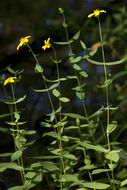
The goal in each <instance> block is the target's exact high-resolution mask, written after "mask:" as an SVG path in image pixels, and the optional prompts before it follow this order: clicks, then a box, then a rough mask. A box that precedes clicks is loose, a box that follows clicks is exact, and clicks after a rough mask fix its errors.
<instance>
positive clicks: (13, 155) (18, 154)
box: [11, 150, 22, 162]
mask: <svg viewBox="0 0 127 190" xmlns="http://www.w3.org/2000/svg"><path fill="white" fill-rule="evenodd" d="M21 156H22V151H21V150H17V151H16V152H14V153H13V154H12V155H11V161H12V162H13V161H15V160H18V159H19V158H20V157H21Z"/></svg>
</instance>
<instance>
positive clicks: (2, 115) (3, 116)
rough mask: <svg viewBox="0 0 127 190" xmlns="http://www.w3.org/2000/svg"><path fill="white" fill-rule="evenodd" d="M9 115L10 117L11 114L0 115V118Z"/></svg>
mask: <svg viewBox="0 0 127 190" xmlns="http://www.w3.org/2000/svg"><path fill="white" fill-rule="evenodd" d="M9 115H11V114H10V113H6V114H1V115H0V118H4V117H7V116H9Z"/></svg>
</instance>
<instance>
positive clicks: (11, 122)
mask: <svg viewBox="0 0 127 190" xmlns="http://www.w3.org/2000/svg"><path fill="white" fill-rule="evenodd" d="M59 11H60V13H61V14H62V16H63V24H62V25H63V27H64V29H65V32H66V38H67V41H65V42H53V41H51V43H49V44H48V45H47V46H48V47H47V48H51V49H52V50H53V51H52V52H53V55H52V56H51V62H52V64H55V65H56V79H55V80H54V79H53V80H52V79H48V78H47V76H45V74H44V73H45V72H44V71H43V68H42V66H41V65H40V64H39V61H38V59H37V56H36V55H35V54H34V52H33V50H32V49H31V47H30V46H29V45H28V44H27V45H28V48H29V50H30V52H31V53H32V55H33V58H34V59H35V68H34V71H35V73H36V74H37V75H39V76H40V77H41V81H42V83H43V85H44V88H43V89H38V90H37V89H31V90H33V91H34V92H37V93H47V96H48V98H49V103H50V106H51V109H52V111H51V112H50V113H48V114H46V118H45V120H43V121H41V122H40V125H41V127H42V130H43V134H42V135H41V138H42V140H43V142H44V143H45V142H46V145H45V148H46V153H43V149H41V148H39V151H41V154H39V155H35V154H32V156H31V154H30V153H29V152H32V153H33V147H34V146H35V144H36V143H37V142H36V140H35V139H36V137H35V139H34V137H33V135H35V136H36V131H35V130H32V129H31V128H30V129H29V128H28V127H27V128H26V126H29V123H28V122H27V121H22V114H23V113H22V111H20V110H19V107H18V106H19V103H20V104H21V103H22V102H23V101H24V100H25V99H27V98H28V97H27V96H26V95H24V96H23V97H20V98H17V97H15V94H16V93H15V89H16V85H17V84H18V82H20V80H21V74H22V73H23V70H17V71H14V70H13V69H12V68H11V67H10V66H8V67H7V68H6V70H7V71H8V72H9V74H10V75H14V76H15V77H16V78H17V80H16V82H12V83H11V84H7V85H10V87H11V88H10V91H11V93H10V94H11V95H8V94H7V92H6V88H7V87H6V86H5V85H4V81H5V75H2V77H1V81H0V84H1V85H2V86H3V90H4V92H5V94H6V99H1V102H2V103H3V104H5V106H8V109H9V113H3V114H1V115H0V118H6V121H5V124H8V125H7V128H5V127H2V126H1V127H0V132H1V133H5V134H6V135H10V136H11V137H12V139H13V144H14V147H13V152H7V153H1V154H0V158H2V159H4V158H7V159H8V161H7V162H4V161H2V162H0V172H1V173H2V172H4V171H5V170H8V169H9V170H10V169H11V170H12V169H13V170H16V172H19V174H20V178H21V181H22V185H21V184H20V185H17V186H14V187H10V188H9V190H18V189H19V190H28V189H32V188H35V187H36V186H37V185H38V184H39V183H41V182H42V181H43V180H44V182H45V183H47V185H48V189H52V187H53V189H60V190H72V189H76V190H87V189H93V190H96V189H113V190H116V189H121V190H122V187H124V186H125V188H126V186H127V179H126V178H127V169H126V165H127V162H126V156H127V153H126V146H124V145H121V143H120V142H119V136H120V134H121V133H123V131H125V130H126V127H127V125H126V123H124V125H123V123H122V120H121V119H120V117H117V116H118V114H119V112H118V111H119V110H118V108H121V107H122V106H123V105H125V104H126V103H127V101H126V97H127V96H125V94H122V95H121V94H120V93H121V92H122V90H123V88H122V87H121V86H120V85H119V84H118V83H117V84H116V86H115V85H114V83H113V82H114V81H117V80H118V79H119V78H120V77H122V76H126V74H127V71H121V72H118V73H115V74H112V78H111V74H109V72H110V70H107V67H108V66H110V67H111V66H113V67H115V66H116V65H120V64H123V63H124V62H125V61H126V60H127V56H126V55H124V56H123V58H121V59H119V60H118V61H111V62H105V59H104V49H103V44H104V43H103V40H102V33H101V28H100V20H99V19H98V21H99V34H100V40H101V43H100V44H101V47H102V55H103V61H101V62H100V61H96V60H94V59H95V57H96V55H97V54H98V51H97V50H98V48H94V49H93V50H91V49H90V48H87V46H86V44H85V43H84V42H83V41H82V40H80V43H79V44H80V46H81V47H80V48H81V49H83V51H84V55H80V56H77V54H76V53H75V50H73V44H74V43H77V41H78V39H79V37H80V31H78V32H77V33H76V34H75V35H74V36H73V37H72V38H71V39H70V38H69V33H68V30H67V28H68V27H69V25H68V24H67V23H66V20H65V15H64V10H63V9H62V8H59ZM116 18H117V19H118V20H119V19H120V16H116ZM120 20H121V19H120ZM119 30H120V26H119V27H118V28H116V31H119ZM54 44H55V45H57V46H60V45H62V46H64V45H65V46H68V48H69V53H68V55H67V59H66V60H67V61H68V65H69V66H70V67H71V69H72V70H71V71H72V72H73V74H72V73H71V74H70V73H69V74H70V75H67V76H64V77H61V76H60V72H59V67H61V64H63V63H62V62H63V59H60V58H57V54H56V50H55V47H54V46H55V45H54ZM100 56H101V55H100ZM91 57H93V58H91ZM84 60H85V62H83V61H84ZM82 64H87V65H88V66H89V65H91V66H93V64H94V65H96V67H99V66H100V65H101V66H103V67H104V76H103V77H102V79H103V80H102V79H100V80H101V81H100V84H101V85H97V84H96V85H94V87H93V88H92V87H91V83H90V78H89V75H88V73H87V70H85V69H84V67H83V66H82ZM93 68H94V67H93ZM93 75H94V76H95V75H96V73H95V72H94V71H93ZM97 80H98V81H99V79H97ZM70 81H71V82H72V83H73V84H72V86H71V88H70V89H69V94H68V93H66V92H64V91H63V89H62V88H64V85H65V86H66V84H68V83H69V82H70ZM98 81H97V83H99V82H98ZM102 81H104V82H102ZM95 82H96V81H95ZM61 83H62V84H61ZM124 87H126V84H125V86H124ZM91 88H92V89H93V91H94V92H92V93H95V92H96V94H97V95H96V96H98V97H99V93H102V94H101V95H102V96H106V105H105V106H103V107H101V108H100V106H97V107H94V110H92V109H87V97H89V94H88V90H89V89H91ZM113 88H116V93H115V95H114V93H113V90H114V89H113ZM52 95H53V97H52ZM71 95H72V96H71ZM110 96H113V97H112V98H113V99H117V101H119V105H118V106H117V103H116V102H117V101H114V102H115V103H113V104H111V103H110V101H111V100H110V99H111V98H110ZM77 98H78V101H80V103H81V105H82V108H81V112H80V113H79V112H78V111H79V110H76V109H73V108H72V111H70V107H71V106H72V102H73V101H74V100H75V99H77ZM52 99H54V101H53V100H52ZM121 100H122V101H121ZM54 102H57V103H56V104H57V105H56V104H54ZM104 104H105V102H104ZM91 110H92V111H91ZM120 127H122V128H121V129H120ZM47 141H48V143H47ZM40 149H41V150H40ZM31 150H32V151H31ZM27 152H28V154H27ZM39 153H40V152H39ZM26 154H27V156H26ZM16 177H17V176H16Z"/></svg>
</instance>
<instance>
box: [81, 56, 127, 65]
mask: <svg viewBox="0 0 127 190" xmlns="http://www.w3.org/2000/svg"><path fill="white" fill-rule="evenodd" d="M85 58H86V59H87V61H89V62H90V63H92V64H95V65H104V64H105V65H106V66H113V65H119V64H121V63H123V62H125V61H126V60H127V56H125V57H123V58H122V59H120V60H119V61H114V62H106V63H103V62H99V61H94V60H92V59H89V58H87V57H85Z"/></svg>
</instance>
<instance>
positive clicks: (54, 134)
mask: <svg viewBox="0 0 127 190" xmlns="http://www.w3.org/2000/svg"><path fill="white" fill-rule="evenodd" d="M45 136H50V137H53V138H57V139H59V135H58V134H57V133H56V132H54V131H50V132H47V133H44V134H43V137H45Z"/></svg>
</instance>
